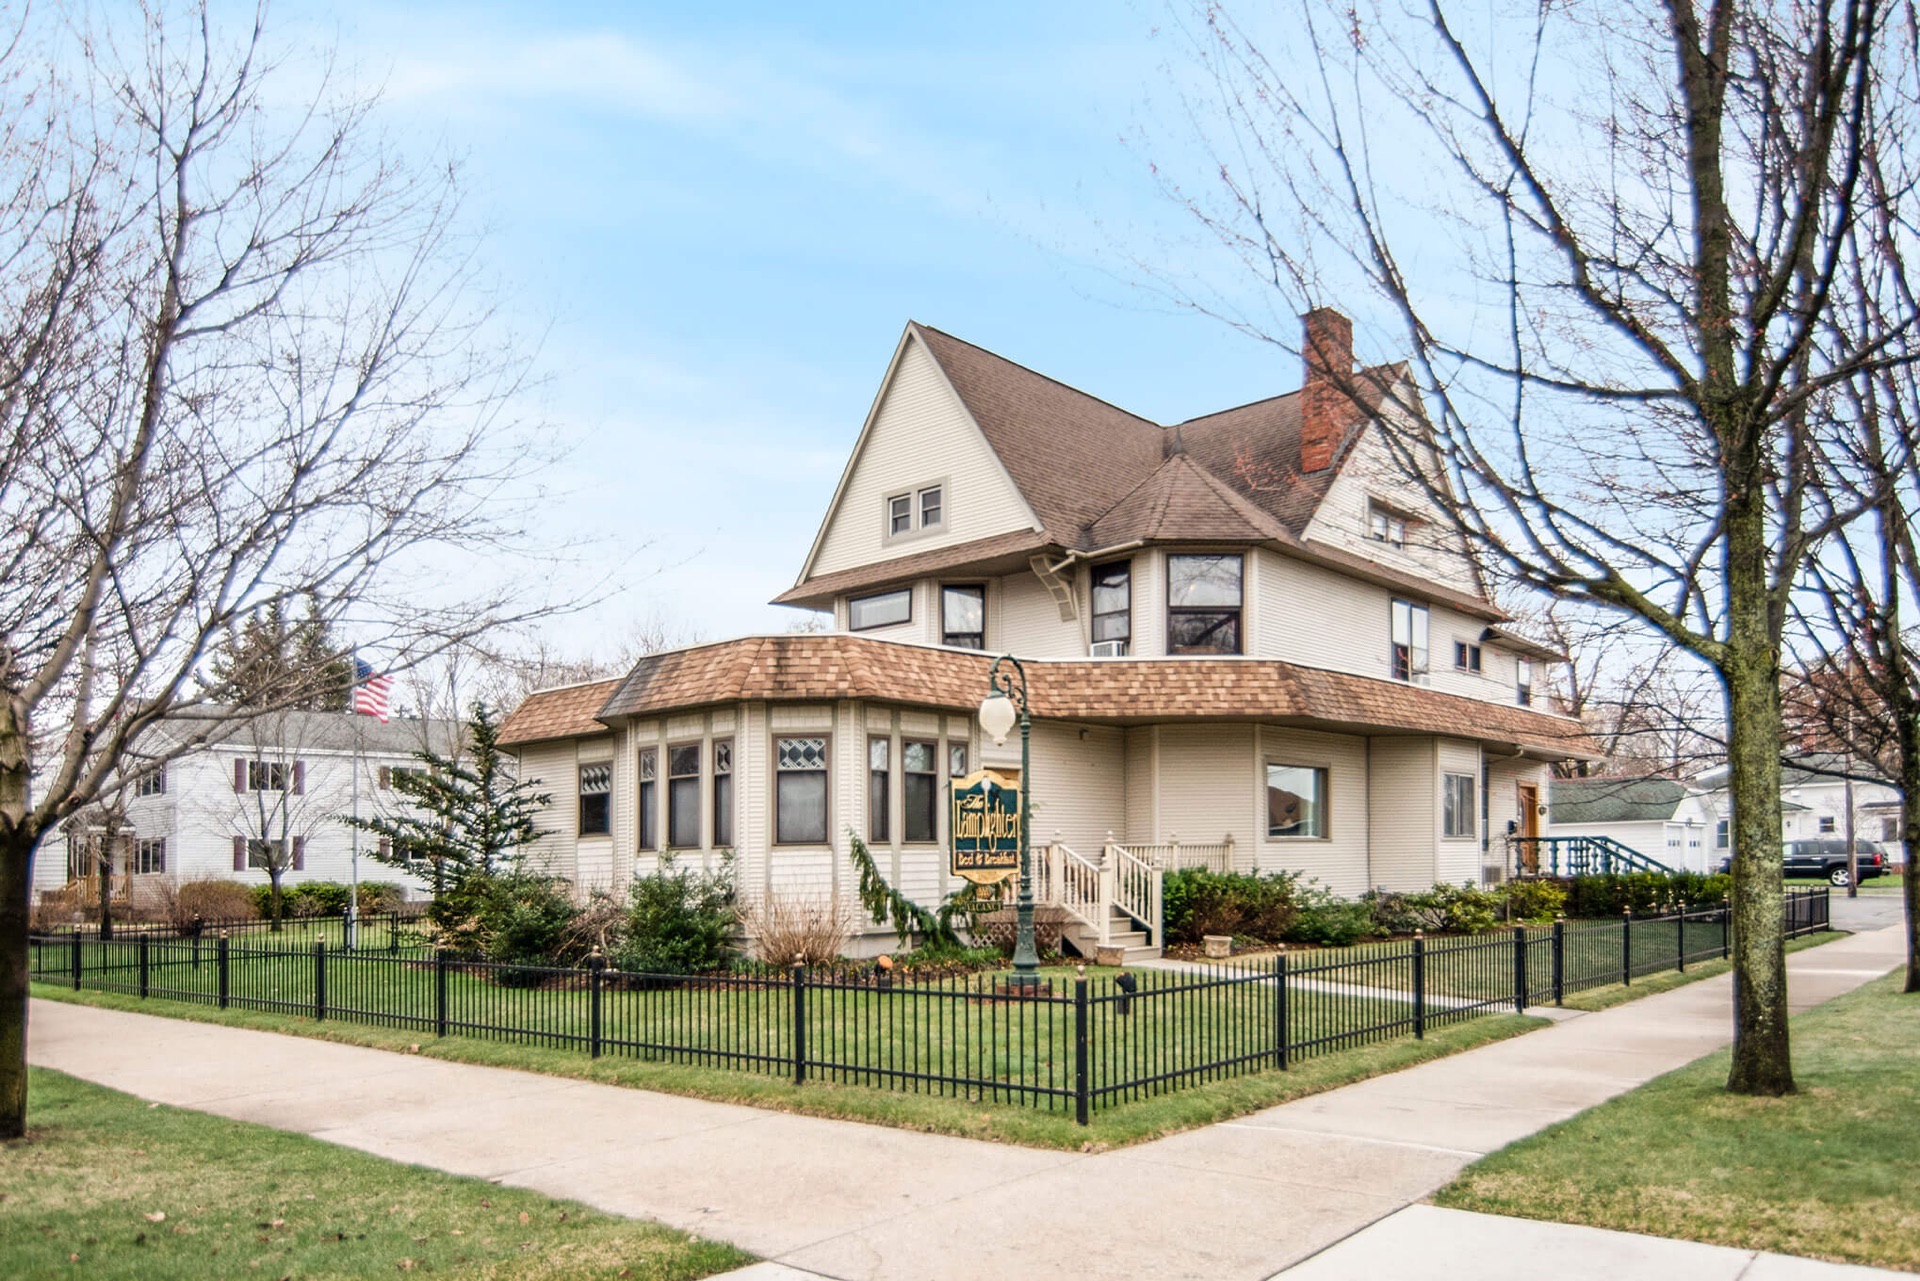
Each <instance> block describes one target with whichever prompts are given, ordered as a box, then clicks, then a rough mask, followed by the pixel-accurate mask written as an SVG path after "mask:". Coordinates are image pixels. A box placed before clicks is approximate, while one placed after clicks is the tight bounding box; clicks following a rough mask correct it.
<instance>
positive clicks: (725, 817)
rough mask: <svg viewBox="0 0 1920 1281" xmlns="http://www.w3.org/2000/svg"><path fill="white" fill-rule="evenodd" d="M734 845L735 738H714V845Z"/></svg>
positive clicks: (725, 847)
mask: <svg viewBox="0 0 1920 1281" xmlns="http://www.w3.org/2000/svg"><path fill="white" fill-rule="evenodd" d="M732 846H733V740H732V739H730V738H716V739H714V740H713V847H714V848H715V849H730V848H732Z"/></svg>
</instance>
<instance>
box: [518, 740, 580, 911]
mask: <svg viewBox="0 0 1920 1281" xmlns="http://www.w3.org/2000/svg"><path fill="white" fill-rule="evenodd" d="M577 750H578V749H577V747H576V744H575V741H574V740H573V739H570V738H566V739H560V740H558V741H557V742H550V743H530V744H528V745H527V746H526V747H523V748H521V749H520V777H522V778H526V779H532V780H534V781H536V782H538V783H539V784H540V787H541V790H542V791H544V792H546V793H548V794H549V795H550V796H551V797H552V800H551V801H550V802H549V803H548V805H547V807H546V808H545V809H544V810H543V811H541V814H540V818H539V820H538V822H539V827H540V829H541V831H542V833H543V835H542V836H541V837H540V839H539V840H538V841H537V842H535V843H534V845H533V846H532V848H531V849H530V850H529V851H528V853H529V856H530V860H533V861H537V862H538V863H539V865H540V866H542V867H544V868H545V869H546V870H547V872H548V873H549V874H550V875H553V876H564V877H566V878H567V880H569V881H574V882H577V881H578V879H579V865H578V862H577V860H576V858H575V848H576V846H577V845H578V841H579V838H578V837H577V836H576V833H577V832H578V831H579V812H580V797H579V793H578V791H577V790H576V789H577V787H578V776H577V775H576V774H575V772H574V769H575V766H574V762H575V760H576V759H577V755H576V753H577Z"/></svg>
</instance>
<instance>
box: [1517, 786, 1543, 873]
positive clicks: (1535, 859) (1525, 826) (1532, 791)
mask: <svg viewBox="0 0 1920 1281" xmlns="http://www.w3.org/2000/svg"><path fill="white" fill-rule="evenodd" d="M1518 787H1519V809H1520V830H1519V832H1518V833H1517V835H1519V836H1520V837H1522V838H1523V839H1522V840H1521V842H1520V866H1521V867H1523V868H1525V869H1526V871H1527V873H1528V874H1529V875H1538V874H1539V871H1540V842H1539V841H1538V840H1537V839H1534V838H1537V837H1538V836H1539V835H1540V785H1539V784H1538V783H1521V784H1519V785H1518Z"/></svg>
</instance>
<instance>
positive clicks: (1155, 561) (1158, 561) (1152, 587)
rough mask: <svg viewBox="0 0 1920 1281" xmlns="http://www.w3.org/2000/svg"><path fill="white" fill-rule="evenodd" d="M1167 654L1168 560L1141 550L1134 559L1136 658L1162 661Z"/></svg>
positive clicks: (1134, 648) (1134, 645)
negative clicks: (1159, 659) (1160, 659)
mask: <svg viewBox="0 0 1920 1281" xmlns="http://www.w3.org/2000/svg"><path fill="white" fill-rule="evenodd" d="M1166 652H1167V558H1166V556H1164V555H1163V554H1161V553H1160V552H1158V551H1146V550H1141V551H1138V552H1135V553H1134V556H1133V645H1132V648H1131V651H1130V653H1131V654H1132V656H1133V657H1134V658H1161V657H1164V656H1165V655H1166Z"/></svg>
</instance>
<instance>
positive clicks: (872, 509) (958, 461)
mask: <svg viewBox="0 0 1920 1281" xmlns="http://www.w3.org/2000/svg"><path fill="white" fill-rule="evenodd" d="M936 483H938V484H942V485H944V486H945V487H946V493H945V495H944V498H945V508H946V511H945V519H944V524H943V526H942V528H941V529H940V530H938V531H936V532H934V533H930V534H918V533H916V534H914V535H912V536H908V537H901V538H888V537H887V532H886V531H887V525H886V500H887V498H888V496H889V495H891V494H896V493H902V492H905V491H906V490H909V489H918V488H919V487H921V486H923V485H930V484H936ZM915 518H916V519H918V515H917V513H916V517H915ZM1035 525H1036V522H1035V520H1034V516H1033V512H1032V511H1031V510H1030V509H1029V508H1028V507H1027V504H1026V500H1025V499H1023V498H1022V497H1021V496H1020V493H1019V491H1018V490H1017V489H1015V488H1014V486H1013V482H1012V481H1011V480H1010V479H1008V477H1007V474H1006V470H1005V469H1004V468H1003V467H1002V466H1001V465H1000V461H999V459H998V458H997V457H995V456H994V453H993V450H992V449H991V448H990V447H989V446H988V444H987V441H986V437H984V436H982V435H981V434H980V429H979V428H978V427H977V426H975V425H974V422H973V419H972V418H971V417H970V416H969V415H968V414H967V412H966V409H965V408H964V407H963V406H962V405H961V403H960V399H959V397H958V396H957V395H955V394H954V391H953V388H952V387H951V386H949V385H948V383H947V380H946V376H945V375H944V374H942V373H941V372H940V369H939V366H938V365H937V364H936V363H935V362H934V360H933V357H932V356H930V355H928V354H927V351H926V348H925V347H924V346H922V345H921V343H920V342H919V340H918V339H914V338H909V339H908V340H907V342H906V345H905V347H904V348H903V349H902V351H901V353H900V360H899V364H898V366H897V368H896V369H895V370H894V375H893V379H892V381H891V382H890V383H889V384H888V386H887V387H886V389H885V390H884V391H883V392H882V393H881V398H880V403H879V405H878V406H877V407H876V409H875V411H874V416H873V421H872V424H871V428H870V430H869V431H868V433H867V438H866V441H865V444H864V445H863V446H862V447H861V449H860V450H859V452H858V454H857V455H856V456H855V458H854V459H853V463H852V470H851V472H850V473H849V475H848V476H847V478H846V480H845V482H844V485H843V488H842V490H841V495H840V501H839V503H838V505H837V506H836V508H835V509H834V510H833V511H832V512H831V513H830V514H829V515H828V518H827V525H826V528H825V529H824V531H823V533H822V536H821V539H820V548H819V553H818V555H817V556H816V557H815V559H814V563H813V565H812V566H811V572H812V573H813V574H814V575H820V574H829V573H833V572H835V571H837V570H842V569H849V568H852V567H854V566H858V565H871V564H875V563H877V562H880V561H885V560H891V559H894V558H896V557H899V556H909V555H912V554H914V553H916V552H924V551H932V550H934V549H936V548H939V547H945V546H948V545H950V544H953V543H964V542H971V541H973V540H975V539H979V538H988V537H991V536H993V535H995V534H1005V533H1010V532H1013V531H1015V530H1021V529H1030V528H1034V527H1035Z"/></svg>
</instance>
